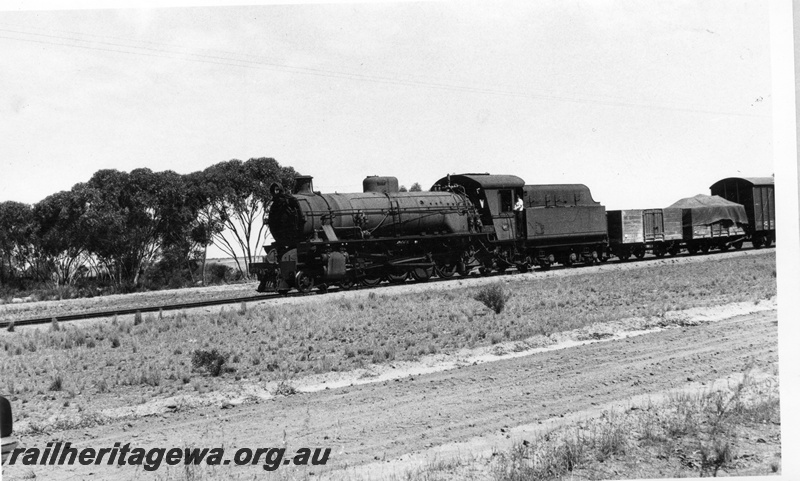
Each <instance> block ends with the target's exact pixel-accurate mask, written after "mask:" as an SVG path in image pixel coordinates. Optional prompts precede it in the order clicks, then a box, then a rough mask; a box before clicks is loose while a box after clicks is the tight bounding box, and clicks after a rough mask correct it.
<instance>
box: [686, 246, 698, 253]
mask: <svg viewBox="0 0 800 481" xmlns="http://www.w3.org/2000/svg"><path fill="white" fill-rule="evenodd" d="M686 250H687V251H689V254H690V255H695V254H697V246H689V247H687V248H686Z"/></svg>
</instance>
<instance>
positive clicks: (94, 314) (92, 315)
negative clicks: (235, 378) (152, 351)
mask: <svg viewBox="0 0 800 481" xmlns="http://www.w3.org/2000/svg"><path fill="white" fill-rule="evenodd" d="M295 294H296V293H295ZM276 297H281V296H280V295H279V294H261V295H258V296H247V297H235V298H228V299H213V300H209V301H196V302H184V303H181V304H163V305H159V306H150V307H147V306H144V307H131V308H125V309H113V310H109V311H89V312H82V313H77V314H59V315H54V316H47V317H39V318H31V319H20V320H10V321H0V328H7V327H8V326H9V325H11V324H12V323H13V324H14V326H32V325H36V324H47V323H48V322H53V319H55V320H57V321H59V322H61V321H80V320H84V319H97V318H101V317H113V316H124V315H130V314H136V313H137V312H141V313H145V312H158V311H176V310H180V309H192V308H196V307H208V306H220V305H224V304H236V303H239V302H252V301H263V300H268V299H273V298H276Z"/></svg>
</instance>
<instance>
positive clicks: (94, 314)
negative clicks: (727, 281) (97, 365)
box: [0, 246, 774, 329]
mask: <svg viewBox="0 0 800 481" xmlns="http://www.w3.org/2000/svg"><path fill="white" fill-rule="evenodd" d="M772 247H773V248H774V246H772ZM739 251H740V250H731V251H727V252H720V251H715V252H711V253H709V254H703V255H694V256H691V255H682V256H681V258H702V257H705V256H709V255H710V256H714V255H720V254H721V255H722V256H724V254H728V253H734V252H739ZM741 251H764V252H768V250H767V249H756V248H753V247H751V248H749V249H741ZM668 258H670V257H663V258H656V257H648V258H646V259H636V260H629V261H620V260H619V259H617V260H615V261H614V262H617V263H620V264H628V263H647V262H650V261H659V260H663V259H668ZM596 265H602V264H596ZM578 267H580V266H578ZM573 268H574V267H568V266H557V267H554V268H552V269H551V270H571V269H573ZM512 272H516V270H515V269H513V268H512V269H509V270H507V271H505V272H497V271H495V272H492V273H490V274H488V275H481V276H477V277H494V276H497V275H506V274H510V273H512ZM459 277H461V276H459ZM467 277H470V276H467ZM461 278H463V277H461ZM450 280H453V279H452V278H439V277H436V278H431V279H428V280H425V281H423V282H425V283H438V282H447V281H450ZM394 286H397V284H395V285H394ZM385 287H393V285H392V284H383V283H382V284H379V285H375V286H354V287H353V288H351V289H348V290H362V289H376V288H378V289H380V288H385ZM332 290H333V291H334V292H336V291H341V289H339V288H336V287H332ZM318 293H319V292H317V291H312V292H297V291H294V292H290V293H288V294H279V293H269V294H260V295H256V296H246V297H234V298H228V299H213V300H208V301H196V302H184V303H181V304H164V305H159V306H151V307H131V308H125V309H114V310H109V311H89V312H83V313H77V314H62V315H54V316H47V317H40V318H31V319H21V320H10V321H0V329H4V328H7V327H8V326H10V325H11V324H12V323H13V325H14V326H15V327H16V326H32V325H37V324H47V323H49V322H53V319H55V320H57V321H59V322H61V321H65V322H68V321H80V320H84V319H97V318H102V317H113V316H115V315H116V316H123V315H130V314H136V313H137V312H141V313H147V312H158V311H176V310H181V309H193V308H197V307H209V306H221V305H225V304H236V303H240V302H253V301H265V300H270V299H278V298H282V297H303V296H309V295H315V294H318Z"/></svg>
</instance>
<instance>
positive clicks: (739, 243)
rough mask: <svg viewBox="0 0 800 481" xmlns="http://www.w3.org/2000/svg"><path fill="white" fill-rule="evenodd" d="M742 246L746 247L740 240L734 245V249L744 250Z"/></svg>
mask: <svg viewBox="0 0 800 481" xmlns="http://www.w3.org/2000/svg"><path fill="white" fill-rule="evenodd" d="M742 245H744V241H743V240H738V241H736V242H734V243H733V248H734V249H736V250H737V251H738V250H739V249H741V248H742Z"/></svg>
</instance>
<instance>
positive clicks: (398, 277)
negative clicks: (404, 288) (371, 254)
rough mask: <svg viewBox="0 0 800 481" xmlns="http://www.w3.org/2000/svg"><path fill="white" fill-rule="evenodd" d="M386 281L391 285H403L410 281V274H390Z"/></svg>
mask: <svg viewBox="0 0 800 481" xmlns="http://www.w3.org/2000/svg"><path fill="white" fill-rule="evenodd" d="M386 279H387V280H388V281H389V282H390V283H391V284H402V283H404V282H405V281H406V279H408V272H403V273H402V274H389V275H388V276H386Z"/></svg>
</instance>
